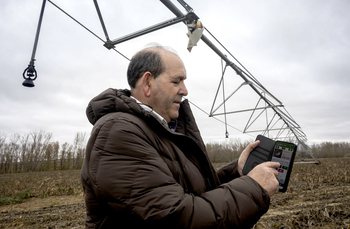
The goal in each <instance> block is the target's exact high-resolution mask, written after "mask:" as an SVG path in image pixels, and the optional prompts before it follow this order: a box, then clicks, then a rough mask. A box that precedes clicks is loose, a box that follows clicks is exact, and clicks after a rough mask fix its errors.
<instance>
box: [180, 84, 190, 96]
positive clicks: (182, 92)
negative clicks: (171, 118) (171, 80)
mask: <svg viewBox="0 0 350 229" xmlns="http://www.w3.org/2000/svg"><path fill="white" fill-rule="evenodd" d="M179 94H180V95H182V96H186V95H188V91H187V88H186V85H185V82H184V81H182V83H181V87H180V90H179Z"/></svg>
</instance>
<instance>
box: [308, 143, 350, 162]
mask: <svg viewBox="0 0 350 229" xmlns="http://www.w3.org/2000/svg"><path fill="white" fill-rule="evenodd" d="M311 149H312V153H313V155H314V156H315V157H316V158H328V157H350V143H349V142H335V143H333V142H322V143H320V144H314V145H312V146H311Z"/></svg>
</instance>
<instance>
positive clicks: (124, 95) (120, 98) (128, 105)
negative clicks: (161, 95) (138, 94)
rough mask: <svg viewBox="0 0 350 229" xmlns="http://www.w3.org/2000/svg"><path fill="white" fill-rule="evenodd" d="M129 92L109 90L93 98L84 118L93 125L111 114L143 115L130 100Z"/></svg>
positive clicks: (138, 107) (132, 100)
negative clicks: (120, 112) (119, 112)
mask: <svg viewBox="0 0 350 229" xmlns="http://www.w3.org/2000/svg"><path fill="white" fill-rule="evenodd" d="M130 95H131V92H130V90H127V89H124V90H117V89H113V88H109V89H107V90H105V91H104V92H102V93H101V94H99V95H97V96H96V97H94V98H93V99H92V100H91V101H90V103H89V104H88V106H87V108H86V116H87V118H88V120H89V122H90V123H91V124H92V125H94V124H95V123H96V122H97V121H98V120H99V119H100V118H101V117H103V116H104V115H106V114H109V113H112V112H118V111H122V112H128V113H132V114H139V115H142V114H143V115H145V114H144V113H145V111H144V110H143V109H141V107H140V106H139V105H138V104H137V103H136V101H135V100H134V99H132V98H130Z"/></svg>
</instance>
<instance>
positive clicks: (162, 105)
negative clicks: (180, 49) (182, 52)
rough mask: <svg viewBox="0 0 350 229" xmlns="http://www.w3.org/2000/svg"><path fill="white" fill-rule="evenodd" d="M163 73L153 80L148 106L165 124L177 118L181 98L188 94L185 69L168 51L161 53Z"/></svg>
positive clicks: (180, 61)
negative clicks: (163, 65)
mask: <svg viewBox="0 0 350 229" xmlns="http://www.w3.org/2000/svg"><path fill="white" fill-rule="evenodd" d="M162 58H163V62H164V64H165V71H164V72H163V73H162V74H160V75H159V76H158V77H157V78H156V79H154V80H153V84H152V86H151V90H152V93H151V95H152V97H151V101H150V103H149V105H151V106H152V107H153V109H154V111H155V112H157V113H158V114H159V115H161V116H162V117H163V118H164V119H165V120H166V121H167V122H170V121H171V120H172V119H177V118H178V117H179V108H180V102H181V100H182V96H186V95H187V94H188V92H187V88H186V86H185V82H184V81H185V79H186V69H185V66H184V64H183V62H182V60H181V59H180V58H179V57H178V56H177V55H176V54H174V53H172V52H169V51H164V52H162Z"/></svg>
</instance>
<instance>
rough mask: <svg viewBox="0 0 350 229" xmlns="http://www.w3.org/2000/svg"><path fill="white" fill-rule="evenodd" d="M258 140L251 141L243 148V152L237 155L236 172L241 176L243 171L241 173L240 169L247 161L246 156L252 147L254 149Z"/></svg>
mask: <svg viewBox="0 0 350 229" xmlns="http://www.w3.org/2000/svg"><path fill="white" fill-rule="evenodd" d="M259 143H260V141H259V140H257V141H255V142H253V143H250V144H249V145H248V146H247V147H246V148H245V149H244V150H243V152H242V153H241V155H240V156H239V158H238V172H239V174H240V175H241V176H243V173H242V170H243V167H244V165H245V162H246V161H247V159H248V156H249V154H250V152H252V151H253V149H255V147H257V146H258V145H259Z"/></svg>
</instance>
